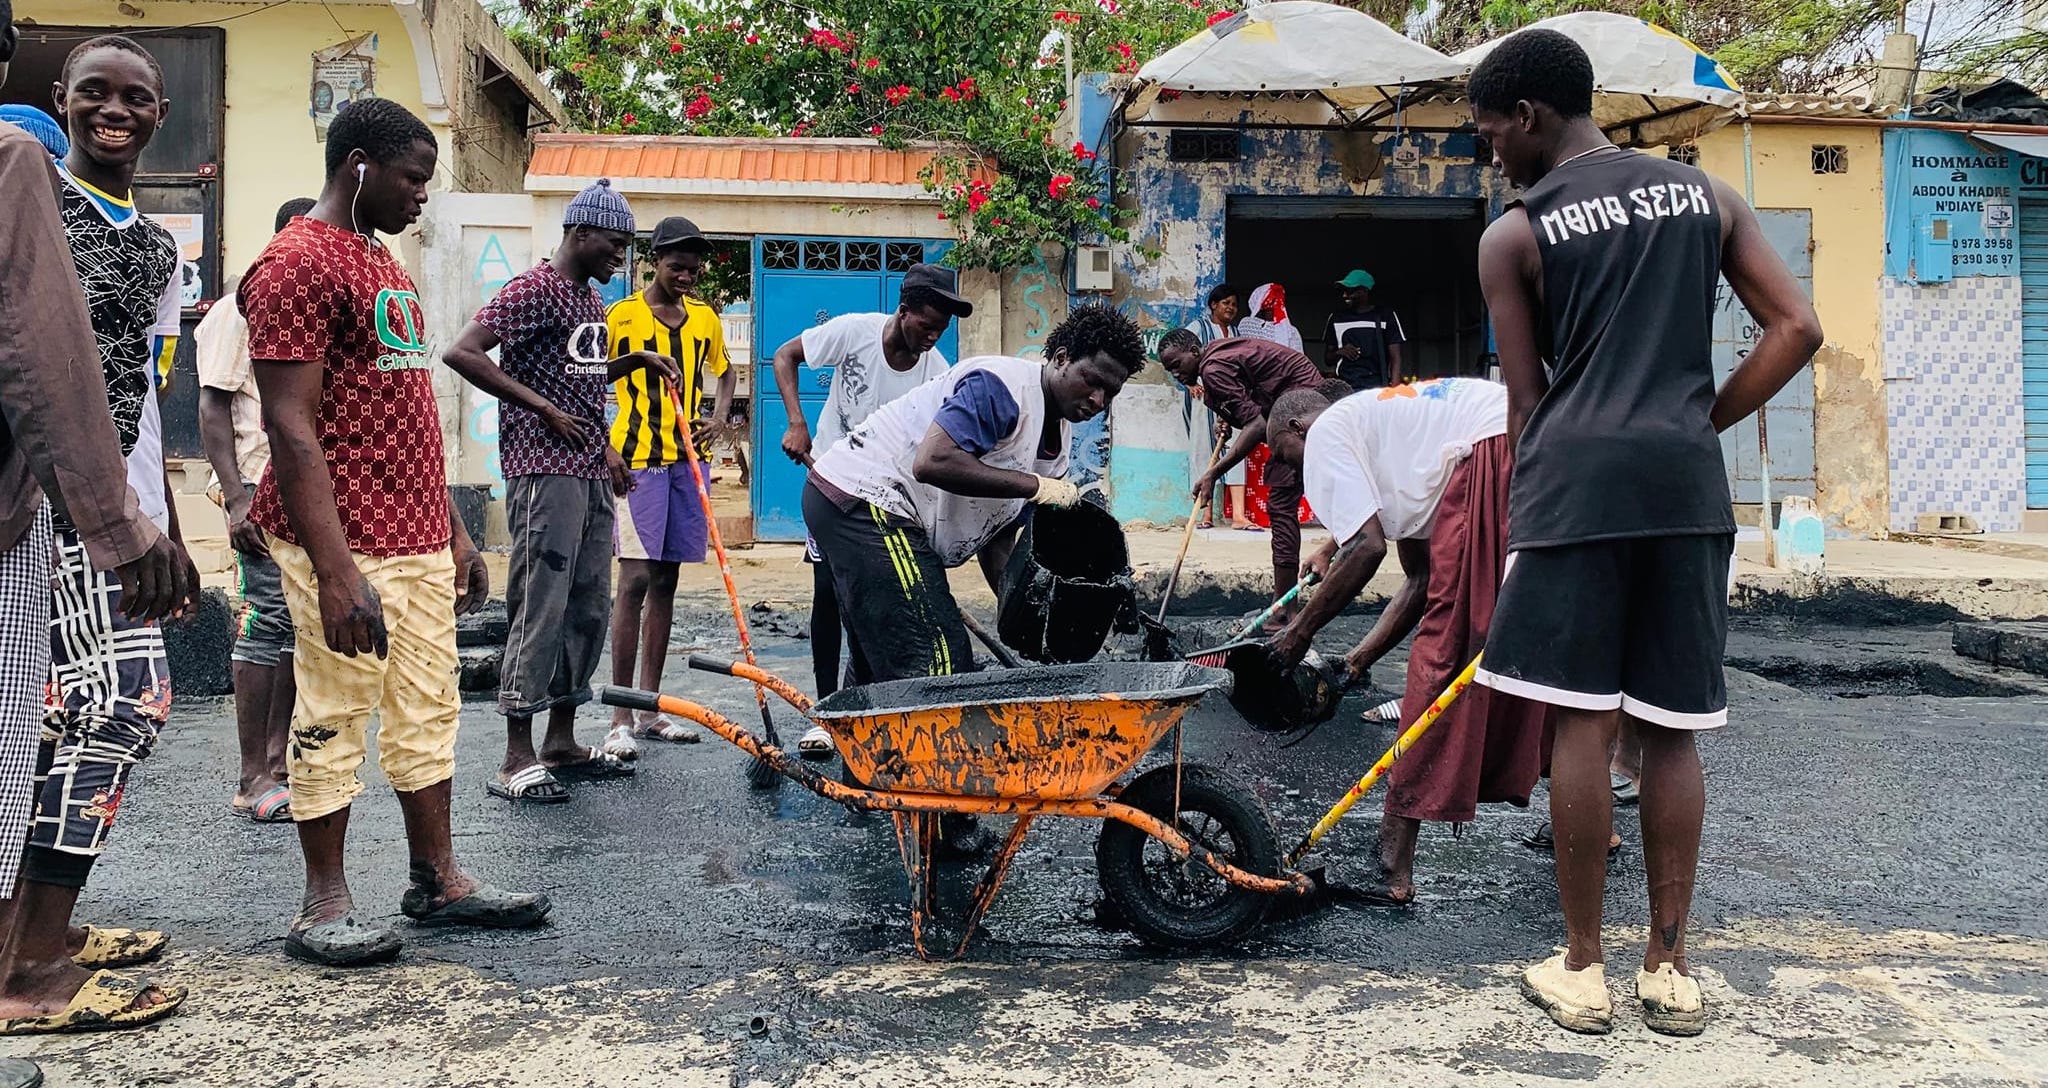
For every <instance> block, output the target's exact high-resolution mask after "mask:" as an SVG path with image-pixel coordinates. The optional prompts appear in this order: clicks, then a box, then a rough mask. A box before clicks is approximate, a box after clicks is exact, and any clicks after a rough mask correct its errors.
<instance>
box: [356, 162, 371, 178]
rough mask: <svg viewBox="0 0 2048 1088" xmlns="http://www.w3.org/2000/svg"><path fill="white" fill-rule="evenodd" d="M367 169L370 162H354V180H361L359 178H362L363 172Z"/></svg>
mask: <svg viewBox="0 0 2048 1088" xmlns="http://www.w3.org/2000/svg"><path fill="white" fill-rule="evenodd" d="M369 169H370V164H369V163H366V162H359V163H357V164H356V180H357V181H361V180H363V174H364V173H365V172H367V171H368V170H369Z"/></svg>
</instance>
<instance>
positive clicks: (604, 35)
mask: <svg viewBox="0 0 2048 1088" xmlns="http://www.w3.org/2000/svg"><path fill="white" fill-rule="evenodd" d="M597 36H598V37H600V38H610V37H611V36H612V32H611V31H609V30H600V31H598V32H597Z"/></svg>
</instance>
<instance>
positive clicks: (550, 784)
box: [484, 763, 569, 805]
mask: <svg viewBox="0 0 2048 1088" xmlns="http://www.w3.org/2000/svg"><path fill="white" fill-rule="evenodd" d="M484 792H486V793H488V794H490V795H491V796H492V797H498V798H502V799H504V800H507V801H525V802H527V803H528V804H534V805H559V804H564V803H566V802H567V801H568V800H569V791H568V789H567V788H565V787H564V786H563V785H562V782H561V780H560V779H558V778H556V777H555V776H554V775H553V774H552V773H550V772H549V771H548V769H547V768H546V767H543V766H541V765H540V764H538V763H536V764H533V765H532V766H530V767H527V768H524V769H523V770H520V771H518V772H516V773H515V774H513V776H512V777H510V778H506V779H497V778H492V779H488V780H486V781H485V782H484Z"/></svg>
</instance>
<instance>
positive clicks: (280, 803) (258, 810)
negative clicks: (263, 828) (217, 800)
mask: <svg viewBox="0 0 2048 1088" xmlns="http://www.w3.org/2000/svg"><path fill="white" fill-rule="evenodd" d="M228 812H230V813H232V814H233V815H236V816H239V817H241V818H242V819H244V820H254V821H256V822H257V823H259V824H287V823H290V822H291V820H292V790H291V787H290V786H272V787H270V788H269V789H267V790H264V791H263V796H261V797H258V798H257V799H256V803H255V804H253V805H250V806H249V807H247V808H243V807H242V806H241V805H237V804H235V803H233V802H229V803H228Z"/></svg>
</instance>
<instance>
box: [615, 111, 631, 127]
mask: <svg viewBox="0 0 2048 1088" xmlns="http://www.w3.org/2000/svg"><path fill="white" fill-rule="evenodd" d="M633 120H634V118H633V115H632V114H630V113H629V114H627V115H625V116H624V117H621V118H619V123H620V124H622V125H625V126H627V127H628V128H631V127H632V125H633Z"/></svg>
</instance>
